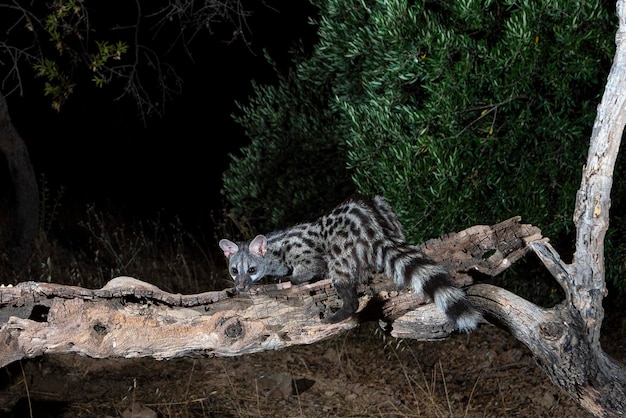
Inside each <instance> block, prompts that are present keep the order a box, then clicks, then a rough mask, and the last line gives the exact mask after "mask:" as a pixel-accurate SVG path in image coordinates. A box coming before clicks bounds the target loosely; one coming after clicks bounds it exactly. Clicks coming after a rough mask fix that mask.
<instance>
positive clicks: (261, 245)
mask: <svg viewBox="0 0 626 418" xmlns="http://www.w3.org/2000/svg"><path fill="white" fill-rule="evenodd" d="M250 252H251V253H252V254H256V255H259V256H261V257H264V256H265V253H266V252H267V238H265V235H257V236H256V237H255V238H254V239H253V240H252V242H251V243H250Z"/></svg>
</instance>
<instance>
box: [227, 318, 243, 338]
mask: <svg viewBox="0 0 626 418" xmlns="http://www.w3.org/2000/svg"><path fill="white" fill-rule="evenodd" d="M224 335H226V336H227V337H228V338H232V339H235V338H241V337H242V336H243V325H241V322H239V320H238V319H237V320H236V321H235V322H232V323H230V324H228V325H227V326H226V328H225V329H224Z"/></svg>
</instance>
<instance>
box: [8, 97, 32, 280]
mask: <svg viewBox="0 0 626 418" xmlns="http://www.w3.org/2000/svg"><path fill="white" fill-rule="evenodd" d="M0 152H2V153H3V154H4V156H5V157H6V161H7V166H8V168H9V174H10V175H11V180H12V182H13V189H14V193H15V213H14V214H13V221H12V222H11V224H12V231H11V242H10V243H9V245H10V253H9V256H10V263H11V265H12V267H13V268H18V269H19V268H21V267H23V266H24V264H25V263H26V262H27V261H28V259H29V257H30V256H31V254H32V251H33V247H34V244H35V239H36V238H37V232H38V225H39V190H38V188H37V178H36V177H35V171H34V170H33V166H32V164H31V161H30V156H29V155H28V150H27V148H26V144H25V143H24V140H23V139H22V137H21V136H20V135H19V133H18V132H17V130H16V129H15V127H14V126H13V123H12V122H11V117H10V116H9V109H8V105H7V102H6V99H5V97H4V95H3V94H2V92H0Z"/></svg>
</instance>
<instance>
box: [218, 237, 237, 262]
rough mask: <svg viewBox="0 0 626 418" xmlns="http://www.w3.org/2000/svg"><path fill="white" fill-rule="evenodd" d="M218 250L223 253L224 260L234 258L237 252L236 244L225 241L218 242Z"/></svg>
mask: <svg viewBox="0 0 626 418" xmlns="http://www.w3.org/2000/svg"><path fill="white" fill-rule="evenodd" d="M220 248H221V249H222V251H224V255H225V256H226V258H230V257H232V256H234V255H235V254H237V251H239V247H238V246H237V244H235V243H234V242H232V241H229V240H227V239H223V240H220Z"/></svg>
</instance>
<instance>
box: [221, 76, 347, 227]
mask: <svg viewBox="0 0 626 418" xmlns="http://www.w3.org/2000/svg"><path fill="white" fill-rule="evenodd" d="M253 88H254V91H255V95H254V96H253V97H252V99H251V100H250V103H249V104H248V105H246V106H243V105H239V108H240V114H239V115H237V116H235V120H236V121H237V122H238V123H239V124H241V125H242V126H243V127H244V128H245V133H246V135H247V136H248V137H250V138H253V139H254V140H253V141H252V143H251V144H250V145H248V146H247V147H244V148H243V149H242V150H241V155H231V164H230V167H229V168H228V170H227V171H226V172H225V173H224V175H223V181H224V186H223V189H222V194H223V195H224V196H225V198H226V199H227V201H228V202H229V204H230V205H231V206H232V213H231V215H230V216H231V217H232V218H233V219H243V218H245V220H246V222H250V223H251V224H252V225H253V226H254V227H256V228H258V229H260V230H262V231H264V232H267V230H271V229H274V228H277V227H282V226H286V225H289V224H293V223H296V222H300V221H303V220H305V219H307V218H312V217H315V216H318V215H320V212H322V211H323V210H324V209H328V208H330V207H332V206H334V204H336V203H337V199H341V198H343V197H345V196H346V195H347V194H349V193H350V192H351V191H352V189H353V186H352V183H351V181H350V178H349V176H347V175H346V173H345V167H346V157H345V151H343V150H341V147H340V144H341V143H340V141H339V139H340V138H339V137H338V136H337V130H336V129H335V128H334V126H335V115H334V113H333V112H332V111H331V110H330V107H329V106H328V100H329V99H328V97H329V96H330V93H329V92H328V89H327V87H325V86H319V88H318V87H316V86H313V85H312V84H311V83H307V82H303V81H301V80H300V78H299V77H297V74H296V73H295V72H293V71H292V72H289V73H288V74H287V75H284V76H283V75H279V77H278V84H277V86H260V85H258V84H256V83H253Z"/></svg>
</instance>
